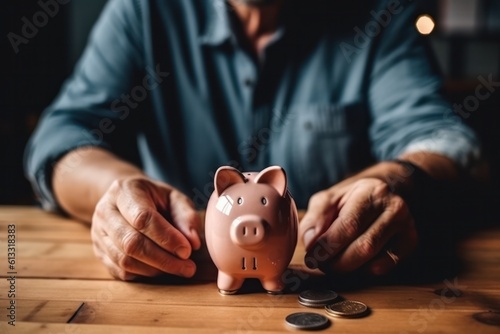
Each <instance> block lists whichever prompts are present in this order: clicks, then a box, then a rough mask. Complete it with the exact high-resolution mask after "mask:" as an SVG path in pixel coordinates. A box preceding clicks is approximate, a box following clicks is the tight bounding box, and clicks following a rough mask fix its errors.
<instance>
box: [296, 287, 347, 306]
mask: <svg viewBox="0 0 500 334" xmlns="http://www.w3.org/2000/svg"><path fill="white" fill-rule="evenodd" d="M337 297H338V294H337V293H336V292H335V291H331V290H306V291H303V292H301V293H300V294H299V303H300V304H301V305H303V306H307V307H325V306H326V305H328V304H331V303H333V302H334V301H335V299H337Z"/></svg>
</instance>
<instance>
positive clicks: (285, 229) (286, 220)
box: [205, 166, 298, 295]
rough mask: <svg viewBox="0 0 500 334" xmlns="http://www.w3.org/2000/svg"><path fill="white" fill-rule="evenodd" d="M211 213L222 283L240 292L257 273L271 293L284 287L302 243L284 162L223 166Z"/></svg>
mask: <svg viewBox="0 0 500 334" xmlns="http://www.w3.org/2000/svg"><path fill="white" fill-rule="evenodd" d="M214 187H215V190H214V192H213V193H212V195H211V197H210V199H209V202H208V207H207V211H206V217H205V237H206V242H207V247H208V251H209V253H210V257H211V258H212V260H213V262H214V263H215V265H216V267H217V268H218V277H217V287H218V288H219V292H220V293H221V294H224V295H229V294H234V293H236V292H237V291H238V289H239V288H240V287H241V285H242V284H243V282H244V280H245V279H246V278H257V279H259V280H260V282H261V284H262V286H263V287H264V289H265V290H267V292H269V293H279V292H281V291H282V290H283V289H284V287H285V286H284V283H283V280H282V275H283V273H284V271H285V270H286V269H287V267H288V264H289V263H290V260H291V259H292V256H293V252H294V250H295V246H296V244H297V226H298V218H297V208H296V206H295V202H294V200H293V198H292V197H291V196H290V193H289V192H288V189H287V178H286V174H285V171H284V170H283V168H281V167H278V166H272V167H268V168H266V169H264V170H262V171H261V172H260V173H255V172H254V173H247V172H244V173H242V172H240V171H238V170H237V169H235V168H233V167H229V166H223V167H220V168H219V169H218V170H217V172H216V174H215V179H214Z"/></svg>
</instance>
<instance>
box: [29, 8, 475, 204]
mask: <svg viewBox="0 0 500 334" xmlns="http://www.w3.org/2000/svg"><path fill="white" fill-rule="evenodd" d="M285 3H286V6H285V8H284V9H283V13H282V15H281V19H280V28H279V29H278V31H277V32H276V34H275V35H274V36H273V38H272V40H271V42H270V43H269V45H267V47H266V48H265V50H264V51H263V52H262V54H260V55H259V56H258V57H256V56H253V55H252V53H251V52H248V48H247V47H246V44H245V43H244V42H243V39H242V38H241V36H240V34H239V33H238V31H239V30H238V25H237V24H236V21H235V18H234V12H233V11H232V9H231V7H229V6H228V5H227V4H226V3H225V2H224V1H222V0H170V1H163V0H156V1H155V0H149V1H147V0H143V1H141V0H111V1H110V2H109V3H108V4H107V6H106V8H105V10H104V12H103V13H102V15H101V18H100V19H99V21H98V23H97V24H96V26H95V28H94V30H93V32H92V34H91V37H90V40H89V43H88V46H87V48H86V51H85V52H84V54H83V56H82V58H81V60H80V61H79V63H78V65H77V67H76V69H75V72H74V74H73V75H72V77H71V78H70V79H69V80H68V81H67V82H66V83H65V85H64V87H63V89H62V91H61V93H60V95H59V96H58V97H57V99H56V100H55V101H54V103H53V104H52V105H51V106H50V107H49V108H48V109H47V110H46V111H45V113H44V115H43V117H42V120H41V122H40V124H39V126H38V128H37V130H36V131H35V133H34V135H33V137H32V139H31V140H30V142H29V144H28V146H27V149H26V155H25V165H26V171H27V175H28V177H29V179H30V180H31V182H32V183H33V186H34V189H35V190H36V193H37V194H38V195H39V196H40V199H41V201H42V203H43V204H44V206H45V207H47V208H57V203H56V200H55V199H54V197H53V194H52V190H51V175H52V169H53V166H54V164H55V163H56V162H57V160H58V159H59V158H60V157H61V156H63V155H64V154H65V153H67V152H68V151H70V150H73V149H75V148H77V147H82V146H99V147H103V148H105V149H108V150H111V151H112V152H114V153H116V154H118V155H120V156H122V157H124V158H126V159H130V161H133V162H134V163H136V164H138V165H140V166H141V167H142V168H143V169H144V170H145V172H146V173H147V174H148V175H149V176H151V177H153V178H156V179H160V180H164V181H165V182H168V183H170V184H172V185H173V186H176V187H178V188H180V189H181V190H183V191H184V192H185V193H186V194H187V195H188V196H190V197H191V198H192V199H193V200H194V202H195V203H196V204H197V205H198V207H203V206H204V205H205V204H206V202H207V201H208V197H209V196H210V193H211V192H212V190H213V175H214V173H215V171H216V169H217V168H218V167H219V166H221V165H226V164H229V165H233V166H235V167H237V168H239V169H241V170H245V171H258V170H261V169H263V168H264V167H266V166H268V165H280V166H282V167H283V168H284V169H285V170H286V172H287V175H288V180H289V189H290V191H291V193H292V195H293V196H294V198H295V199H296V202H297V204H298V206H299V207H302V208H303V207H305V206H306V205H307V201H308V199H309V197H310V196H311V195H312V194H313V193H315V192H317V191H319V190H322V189H325V188H327V187H329V186H331V185H333V184H335V183H336V182H338V181H339V180H341V179H343V178H345V177H346V176H348V175H350V174H352V173H355V172H357V171H359V170H360V169H362V168H364V167H366V166H368V165H369V164H370V163H373V162H375V161H378V160H384V159H391V158H395V157H397V156H398V155H400V154H402V153H404V152H411V151H422V150H423V151H430V152H436V153H441V154H443V155H446V156H448V157H450V158H452V159H454V160H455V161H456V162H457V163H458V164H459V165H461V166H464V167H467V166H468V165H469V164H470V163H471V161H473V160H474V158H475V157H477V155H478V144H477V140H476V137H475V136H474V134H473V133H472V132H471V130H470V129H468V128H467V127H466V126H465V125H463V124H462V122H461V119H459V118H458V117H456V116H454V115H453V113H452V112H451V109H450V107H449V106H448V105H447V103H446V102H445V101H444V100H443V98H442V97H441V96H440V89H441V82H440V79H439V77H438V75H437V73H436V71H435V68H434V66H433V63H432V62H431V61H430V58H429V54H428V48H427V46H426V43H425V40H424V39H423V38H422V37H421V36H419V34H418V33H417V31H416V29H415V26H414V22H415V19H416V15H417V11H416V8H415V4H414V3H415V1H398V0H389V1H387V0H384V1H356V0H353V1H339V2H332V1H317V2H311V1H301V0H287V1H285ZM332 3H333V4H332ZM75 164H76V165H77V162H75ZM75 167H77V166H75ZM68 168H72V166H68Z"/></svg>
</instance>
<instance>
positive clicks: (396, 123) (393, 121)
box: [368, 0, 480, 169]
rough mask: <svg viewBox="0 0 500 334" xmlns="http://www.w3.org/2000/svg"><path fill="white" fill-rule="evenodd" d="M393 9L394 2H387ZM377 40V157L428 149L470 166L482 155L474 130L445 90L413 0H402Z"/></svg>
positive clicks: (372, 93) (373, 104)
mask: <svg viewBox="0 0 500 334" xmlns="http://www.w3.org/2000/svg"><path fill="white" fill-rule="evenodd" d="M382 3H383V4H384V5H385V8H389V7H390V6H391V5H390V3H394V1H392V0H390V1H382ZM399 3H400V6H399V7H390V8H391V9H393V15H392V16H391V21H390V22H389V23H388V24H387V26H386V27H385V28H384V29H382V32H381V33H380V36H379V38H378V39H377V41H376V42H374V49H373V57H374V58H373V63H372V64H373V67H372V72H371V78H370V85H369V93H368V100H369V105H370V108H371V113H372V117H373V122H372V126H371V128H370V138H371V140H372V143H373V151H374V154H375V156H376V157H377V159H379V160H386V159H393V158H396V157H397V156H399V155H401V154H403V153H411V152H418V151H426V152H433V153H438V154H442V155H444V156H447V157H449V158H451V159H452V160H454V161H455V162H456V163H457V165H458V166H461V167H463V168H465V169H467V168H470V167H471V166H472V165H473V164H474V163H476V162H477V161H478V159H479V155H480V148H479V143H478V139H477V138H476V135H475V134H474V132H473V131H472V130H471V129H470V128H469V127H467V126H466V125H465V124H464V122H463V120H462V119H461V118H460V117H459V116H458V115H455V114H454V113H453V112H452V110H451V107H450V105H449V104H448V103H447V102H446V101H445V100H444V99H443V97H442V95H441V90H442V82H441V80H440V76H439V73H438V71H437V69H436V68H437V66H435V63H434V62H433V58H432V54H431V52H430V48H429V45H428V44H427V43H426V42H427V41H426V40H425V37H423V36H421V35H419V33H418V32H417V30H416V27H415V22H416V19H417V13H418V12H417V8H416V6H415V2H414V1H413V2H412V1H400V2H399Z"/></svg>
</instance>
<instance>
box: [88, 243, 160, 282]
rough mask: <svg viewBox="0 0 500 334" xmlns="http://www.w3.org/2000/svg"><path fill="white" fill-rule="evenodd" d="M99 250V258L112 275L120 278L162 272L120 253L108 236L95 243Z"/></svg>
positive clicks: (157, 274)
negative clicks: (100, 255)
mask: <svg viewBox="0 0 500 334" xmlns="http://www.w3.org/2000/svg"><path fill="white" fill-rule="evenodd" d="M96 246H97V247H99V248H100V249H104V251H101V254H103V255H102V258H101V260H102V261H103V262H104V263H105V265H106V266H107V267H108V269H109V271H110V272H111V274H112V275H113V276H114V277H117V278H119V279H122V280H133V279H135V278H137V276H145V277H155V276H159V275H161V274H163V271H161V270H158V269H156V268H154V267H151V266H150V265H148V264H146V263H143V262H141V261H139V260H137V259H135V258H133V257H131V256H128V255H125V254H124V253H122V252H121V251H120V250H119V249H118V248H117V247H116V245H115V244H114V243H113V241H112V240H111V239H110V238H109V237H105V238H103V239H102V240H101V242H100V243H99V244H98V245H96Z"/></svg>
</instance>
